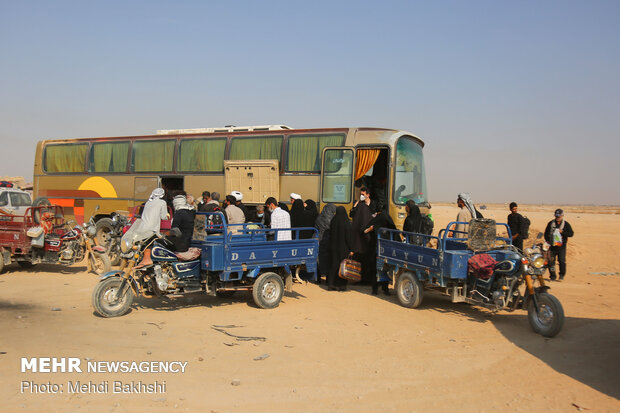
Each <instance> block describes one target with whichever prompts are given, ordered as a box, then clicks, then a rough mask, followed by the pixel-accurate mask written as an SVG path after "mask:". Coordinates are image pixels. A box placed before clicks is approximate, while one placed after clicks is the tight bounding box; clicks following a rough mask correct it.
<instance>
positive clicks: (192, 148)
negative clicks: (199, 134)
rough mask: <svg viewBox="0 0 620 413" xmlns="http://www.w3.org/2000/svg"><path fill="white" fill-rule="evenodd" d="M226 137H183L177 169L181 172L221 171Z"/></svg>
mask: <svg viewBox="0 0 620 413" xmlns="http://www.w3.org/2000/svg"><path fill="white" fill-rule="evenodd" d="M225 150H226V138H217V139H183V140H182V141H181V145H180V147H179V159H178V162H177V170H179V171H183V172H221V171H223V170H224V151H225Z"/></svg>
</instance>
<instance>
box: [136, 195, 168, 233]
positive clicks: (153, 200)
mask: <svg viewBox="0 0 620 413" xmlns="http://www.w3.org/2000/svg"><path fill="white" fill-rule="evenodd" d="M164 195H165V192H164V190H163V189H162V188H155V189H154V190H153V192H152V193H151V196H150V198H149V200H148V201H147V202H146V204H145V205H144V211H142V227H141V228H140V230H141V232H144V231H153V232H159V229H160V224H161V220H162V219H166V218H167V217H168V207H167V205H166V201H164V200H163V197H164Z"/></svg>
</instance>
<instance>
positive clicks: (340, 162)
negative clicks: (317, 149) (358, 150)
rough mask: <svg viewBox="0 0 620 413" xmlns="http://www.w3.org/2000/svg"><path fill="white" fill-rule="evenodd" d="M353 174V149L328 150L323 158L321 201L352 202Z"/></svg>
mask: <svg viewBox="0 0 620 413" xmlns="http://www.w3.org/2000/svg"><path fill="white" fill-rule="evenodd" d="M352 174H353V150H352V149H327V150H326V151H325V152H324V157H323V182H322V191H321V194H322V195H321V201H322V202H325V203H329V202H333V203H337V204H346V203H349V202H351V181H352Z"/></svg>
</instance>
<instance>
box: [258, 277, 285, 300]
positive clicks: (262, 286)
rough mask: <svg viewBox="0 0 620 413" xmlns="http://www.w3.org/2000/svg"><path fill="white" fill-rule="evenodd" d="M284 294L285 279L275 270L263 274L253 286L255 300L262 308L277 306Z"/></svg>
mask: <svg viewBox="0 0 620 413" xmlns="http://www.w3.org/2000/svg"><path fill="white" fill-rule="evenodd" d="M283 295H284V281H282V277H280V276H279V275H278V274H276V273H274V272H266V273H264V274H261V275H260V276H259V277H258V278H257V279H256V281H254V286H253V287H252V296H253V297H254V302H255V303H256V305H257V306H259V307H260V308H276V307H277V306H278V305H280V301H282V296H283Z"/></svg>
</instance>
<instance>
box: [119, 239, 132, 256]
mask: <svg viewBox="0 0 620 413" xmlns="http://www.w3.org/2000/svg"><path fill="white" fill-rule="evenodd" d="M130 250H131V242H129V240H128V239H125V238H123V239H121V252H123V253H127V252H129V251H130Z"/></svg>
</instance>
